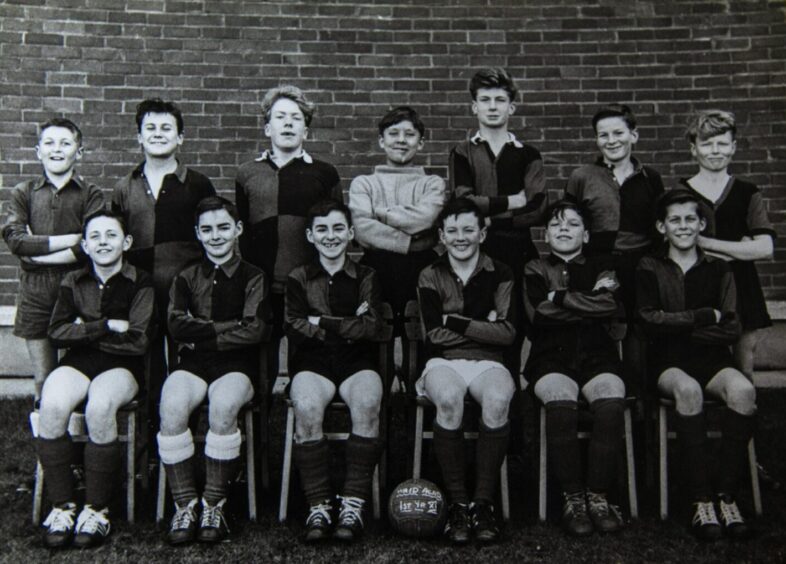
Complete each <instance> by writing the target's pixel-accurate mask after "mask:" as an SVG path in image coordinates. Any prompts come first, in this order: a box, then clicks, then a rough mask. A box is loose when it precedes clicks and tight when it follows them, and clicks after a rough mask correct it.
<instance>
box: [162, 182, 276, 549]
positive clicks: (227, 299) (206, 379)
mask: <svg viewBox="0 0 786 564" xmlns="http://www.w3.org/2000/svg"><path fill="white" fill-rule="evenodd" d="M194 220H195V223H196V226H195V229H196V236H197V238H198V239H199V242H200V243H201V244H202V247H203V248H204V252H205V256H204V258H203V259H202V261H201V262H199V263H197V264H193V265H191V266H189V267H187V268H186V269H185V270H183V272H181V273H180V274H178V275H177V277H176V278H175V280H174V281H173V282H172V289H171V293H170V301H169V332H170V333H171V334H172V337H173V338H174V339H175V340H176V341H177V342H178V343H179V344H180V345H181V351H180V360H179V362H178V364H177V365H176V366H175V367H174V368H173V370H172V372H171V374H170V375H169V377H168V378H167V379H166V381H165V382H164V387H163V389H162V390H161V403H160V416H161V432H160V433H159V434H158V454H159V456H160V457H161V462H163V463H164V469H165V471H166V473H167V482H168V483H169V486H170V490H171V491H172V497H173V499H174V501H175V515H174V517H172V522H171V525H170V529H169V532H168V535H167V539H168V541H169V542H170V544H173V545H180V544H185V543H188V542H191V541H193V540H194V538H197V539H198V540H200V541H202V542H208V543H216V542H221V541H222V540H224V539H225V538H226V537H227V535H228V534H229V528H228V526H227V522H226V518H225V516H224V504H225V503H226V498H227V493H228V483H229V481H230V480H232V479H233V478H235V476H236V475H237V462H238V461H239V459H240V445H241V435H240V430H239V429H238V427H237V416H238V413H239V411H240V409H241V408H242V407H243V406H244V405H246V404H247V403H248V402H249V401H251V399H252V398H253V397H254V392H255V390H254V381H255V380H256V374H257V370H258V363H259V360H258V359H259V355H258V351H259V347H258V345H259V343H260V342H261V340H262V338H263V335H264V332H265V328H266V325H267V323H268V319H269V315H268V304H267V299H266V297H267V285H266V280H265V275H264V274H263V273H262V271H260V270H259V269H258V268H256V267H255V266H252V265H251V264H249V263H247V262H245V261H243V260H241V258H240V257H239V256H238V255H237V253H236V252H235V244H236V242H237V239H238V237H239V236H240V234H241V233H242V231H243V224H242V222H241V221H240V220H239V219H238V214H237V209H236V208H235V206H234V204H232V203H231V202H229V201H228V200H226V199H224V198H220V197H217V196H212V197H209V198H205V199H204V200H202V201H201V202H199V204H198V205H197V208H196V211H195V213H194ZM205 397H207V398H208V402H209V425H210V430H209V431H208V433H207V437H206V439H205V489H204V492H203V493H202V503H201V509H202V516H201V519H200V520H199V526H198V530H197V503H198V502H199V497H198V493H197V489H196V481H195V477H194V461H193V457H194V439H193V437H192V435H191V430H190V429H189V428H188V419H189V416H190V414H191V412H192V411H194V409H196V408H197V407H198V406H199V405H200V404H201V403H202V401H203V400H204V399H205Z"/></svg>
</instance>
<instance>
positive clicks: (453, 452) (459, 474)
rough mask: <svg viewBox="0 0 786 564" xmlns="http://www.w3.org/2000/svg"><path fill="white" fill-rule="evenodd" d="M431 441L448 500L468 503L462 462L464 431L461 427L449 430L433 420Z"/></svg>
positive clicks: (464, 469) (464, 470)
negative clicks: (432, 438)
mask: <svg viewBox="0 0 786 564" xmlns="http://www.w3.org/2000/svg"><path fill="white" fill-rule="evenodd" d="M433 442H434V454H435V455H436V457H437V462H439V466H440V468H442V481H443V482H444V483H445V490H447V494H448V496H447V497H448V501H449V502H450V503H469V494H468V493H467V484H466V475H465V473H466V468H465V463H464V432H463V431H462V430H461V428H458V429H456V430H454V431H449V430H447V429H444V428H443V427H441V426H440V425H439V423H437V422H436V421H434V441H433Z"/></svg>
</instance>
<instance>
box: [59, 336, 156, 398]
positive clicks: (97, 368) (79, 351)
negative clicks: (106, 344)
mask: <svg viewBox="0 0 786 564" xmlns="http://www.w3.org/2000/svg"><path fill="white" fill-rule="evenodd" d="M58 366H68V367H70V368H73V369H74V370H78V371H79V372H81V373H82V374H84V375H85V376H87V377H88V378H90V380H91V381H92V380H93V379H94V378H95V377H96V376H98V375H99V374H102V373H104V372H106V371H108V370H114V369H117V368H125V369H126V370H128V371H129V372H130V373H131V374H132V375H133V376H134V379H135V380H136V383H137V385H138V386H139V388H140V390H141V389H142V388H143V387H144V382H145V357H144V356H139V355H133V356H132V355H122V354H112V353H108V352H104V351H102V350H99V349H94V348H91V347H79V348H72V349H69V351H68V352H67V353H66V354H65V356H64V357H63V358H62V359H61V360H60V363H59V364H58Z"/></svg>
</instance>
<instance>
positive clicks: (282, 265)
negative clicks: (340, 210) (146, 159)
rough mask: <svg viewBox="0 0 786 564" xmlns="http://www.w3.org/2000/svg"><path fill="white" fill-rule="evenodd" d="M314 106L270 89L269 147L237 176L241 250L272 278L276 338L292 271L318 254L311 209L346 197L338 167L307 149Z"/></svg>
mask: <svg viewBox="0 0 786 564" xmlns="http://www.w3.org/2000/svg"><path fill="white" fill-rule="evenodd" d="M314 111H315V108H314V104H312V103H311V102H309V101H308V100H307V99H306V97H305V95H304V94H303V92H302V91H301V90H300V89H299V88H297V87H295V86H289V85H285V86H280V87H278V88H273V89H271V90H269V91H268V92H267V94H265V98H264V99H263V100H262V113H263V115H264V118H265V130H264V131H265V136H266V137H269V138H270V149H269V150H265V151H263V152H262V154H261V155H260V156H259V157H258V158H256V159H254V160H253V161H250V162H247V163H245V164H243V165H242V166H241V167H240V168H239V169H238V171H237V177H236V179H235V202H236V204H237V210H238V213H239V214H240V220H241V221H242V222H243V225H244V226H245V229H244V231H243V234H242V235H241V237H240V250H241V253H242V255H243V258H244V259H245V260H247V261H249V262H250V263H251V264H253V265H255V266H257V267H259V268H261V269H262V270H263V271H264V273H265V275H266V277H267V279H268V280H269V281H270V284H271V286H270V307H271V309H272V314H273V328H272V329H273V331H272V335H271V339H272V340H273V341H274V342H277V341H278V340H279V339H281V337H282V336H283V335H284V331H283V324H284V290H285V288H286V283H287V275H288V274H289V273H290V272H291V271H292V269H293V268H295V267H296V266H300V265H301V264H305V263H307V262H309V260H311V259H312V258H314V257H315V251H314V247H313V246H312V245H310V244H309V243H308V241H306V236H305V232H306V227H307V221H306V217H307V215H308V210H309V208H310V207H311V206H312V205H314V204H315V203H317V202H319V201H321V200H324V199H326V198H330V197H333V198H336V199H338V200H341V199H342V195H341V185H340V184H339V176H338V172H337V171H336V169H335V168H334V167H333V166H332V165H330V164H328V163H326V162H323V161H319V160H316V159H314V158H312V157H311V155H309V154H308V153H307V152H306V151H305V149H303V142H304V141H305V140H306V137H307V136H308V126H309V125H310V124H311V118H312V117H313V116H314ZM270 361H271V364H274V365H275V366H270V367H269V368H270V369H272V370H271V374H273V376H274V377H275V375H276V373H277V372H278V366H277V364H278V356H277V355H275V354H272V355H270Z"/></svg>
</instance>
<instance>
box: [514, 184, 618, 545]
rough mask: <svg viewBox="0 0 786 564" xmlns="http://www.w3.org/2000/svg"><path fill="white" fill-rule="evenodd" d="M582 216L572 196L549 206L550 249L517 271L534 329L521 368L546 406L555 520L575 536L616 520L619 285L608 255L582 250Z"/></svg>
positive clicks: (612, 527) (585, 233) (607, 528)
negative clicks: (557, 499) (581, 412)
mask: <svg viewBox="0 0 786 564" xmlns="http://www.w3.org/2000/svg"><path fill="white" fill-rule="evenodd" d="M585 217H586V215H585V212H584V210H583V209H582V208H581V207H580V206H579V205H578V204H576V203H574V202H570V201H566V200H563V201H561V202H557V203H556V204H554V205H553V206H552V207H551V209H550V211H549V214H548V222H547V223H546V230H545V240H546V244H548V246H549V249H550V250H551V254H550V255H549V256H548V257H547V258H544V259H539V260H535V261H532V262H530V263H528V264H527V266H526V267H525V271H524V272H525V276H524V288H525V298H526V299H525V306H526V308H527V315H528V316H529V318H530V321H531V323H532V325H533V327H534V328H535V330H534V331H533V332H532V335H531V337H530V338H531V339H532V348H531V349H530V354H529V358H528V360H527V366H526V370H525V374H527V378H528V379H529V383H530V384H531V385H532V386H533V389H534V393H535V396H537V398H538V399H539V400H540V401H541V402H543V404H544V405H545V406H546V433H547V439H548V443H549V449H548V450H549V458H550V460H551V467H552V469H553V471H554V474H555V475H556V476H557V478H558V480H559V483H560V486H561V488H562V491H563V492H564V497H565V504H564V509H563V512H562V525H563V527H565V529H566V530H567V532H568V533H570V534H573V535H579V536H582V535H589V534H591V533H592V531H593V528H594V529H597V530H598V531H600V532H604V533H605V532H612V531H616V530H618V529H619V528H620V526H621V524H622V523H621V518H620V515H619V513H618V512H617V511H616V508H614V507H613V506H610V505H609V503H608V501H607V499H606V492H607V491H608V489H609V486H610V484H611V483H612V481H613V480H614V478H615V466H616V465H615V462H616V460H617V455H618V452H619V449H620V445H621V440H620V439H621V437H622V433H623V425H624V422H623V412H624V408H625V406H624V403H623V402H624V397H625V384H624V383H623V381H622V379H620V377H619V376H618V374H619V373H620V359H619V354H618V352H617V347H616V345H615V343H614V340H613V338H612V337H611V335H610V333H609V330H610V328H611V327H610V326H611V323H612V322H613V320H614V317H616V316H618V315H621V310H620V308H619V303H618V299H617V297H616V294H617V290H618V289H619V284H618V283H617V278H616V275H615V273H614V269H613V266H612V265H611V264H610V259H605V258H601V257H598V258H591V257H585V256H584V254H583V253H582V249H583V246H584V244H585V243H587V241H588V240H589V226H588V225H587V223H586V222H585ZM580 393H581V394H582V395H583V396H584V397H585V398H586V400H587V402H589V406H590V410H591V411H592V414H593V416H594V423H593V427H592V438H591V439H590V444H589V461H588V469H587V479H586V488H585V481H584V476H583V473H582V470H581V456H580V452H579V440H578V438H577V436H576V426H577V423H578V409H577V407H578V406H577V401H578V398H579V394H580ZM585 489H586V495H585ZM588 510H589V515H588V514H587V512H588Z"/></svg>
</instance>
